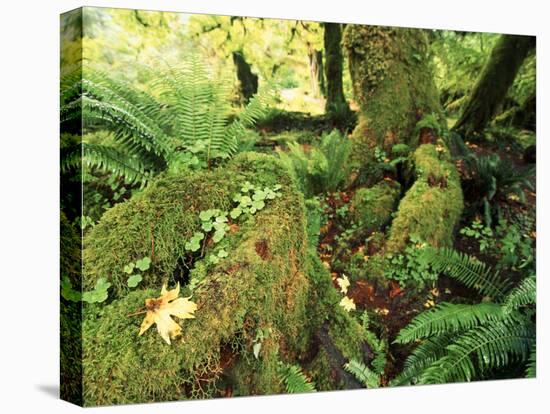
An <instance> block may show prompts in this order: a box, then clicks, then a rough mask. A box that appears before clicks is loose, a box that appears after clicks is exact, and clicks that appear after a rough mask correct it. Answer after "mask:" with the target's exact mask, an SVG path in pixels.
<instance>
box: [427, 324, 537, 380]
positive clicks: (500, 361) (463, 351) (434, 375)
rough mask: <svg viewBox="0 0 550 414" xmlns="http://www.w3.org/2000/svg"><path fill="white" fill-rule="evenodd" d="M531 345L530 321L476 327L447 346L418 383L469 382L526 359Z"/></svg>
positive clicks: (532, 344)
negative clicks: (491, 371)
mask: <svg viewBox="0 0 550 414" xmlns="http://www.w3.org/2000/svg"><path fill="white" fill-rule="evenodd" d="M534 345H535V332H534V326H533V325H532V324H528V323H521V324H518V323H517V322H516V321H514V322H508V323H506V322H497V323H494V324H492V325H488V326H478V327H476V328H474V329H471V330H469V331H468V332H466V333H465V334H463V335H461V336H459V337H458V338H457V339H456V340H455V341H454V342H453V343H451V344H450V345H448V346H447V348H446V350H447V354H446V355H445V356H444V357H442V358H440V359H438V360H437V361H436V362H434V363H433V364H432V365H430V367H428V368H427V369H426V370H425V371H424V372H423V373H422V375H421V377H420V378H419V382H420V383H422V384H442V383H447V382H466V381H471V380H472V379H475V378H479V377H481V376H483V374H484V373H486V372H487V371H488V370H490V369H493V368H502V367H504V366H506V365H508V364H510V363H512V362H524V361H526V360H527V359H528V358H529V353H530V351H531V349H532V347H533V346H534Z"/></svg>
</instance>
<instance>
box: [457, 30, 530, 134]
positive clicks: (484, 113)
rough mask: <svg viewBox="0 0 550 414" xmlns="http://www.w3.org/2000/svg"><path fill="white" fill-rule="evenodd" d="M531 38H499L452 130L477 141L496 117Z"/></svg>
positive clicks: (526, 51)
mask: <svg viewBox="0 0 550 414" xmlns="http://www.w3.org/2000/svg"><path fill="white" fill-rule="evenodd" d="M534 47H535V38H534V37H532V36H517V35H502V36H501V37H500V38H499V39H498V41H497V43H496V45H495V47H494V48H493V50H492V52H491V55H490V57H489V60H488V61H487V63H486V64H485V67H484V68H483V71H482V72H481V75H480V76H479V79H478V81H477V83H476V85H475V87H474V89H473V90H472V93H471V94H470V96H469V98H468V100H467V102H466V104H465V106H464V110H463V111H462V115H461V117H460V119H459V120H458V121H457V123H456V124H455V126H454V128H453V129H454V130H455V131H456V132H458V133H460V134H461V135H463V136H465V137H468V138H470V137H476V136H477V135H479V134H480V133H481V132H482V131H483V129H484V128H485V127H486V126H487V124H488V123H489V122H490V121H491V119H493V117H494V116H495V114H496V112H497V110H498V107H499V105H500V104H501V103H502V101H503V100H504V98H505V97H506V93H507V92H508V89H509V88H510V86H512V83H513V82H514V79H515V77H516V75H517V73H518V71H519V69H520V67H521V65H522V63H523V61H524V60H525V58H526V57H527V55H528V54H529V51H530V50H531V49H533V48H534Z"/></svg>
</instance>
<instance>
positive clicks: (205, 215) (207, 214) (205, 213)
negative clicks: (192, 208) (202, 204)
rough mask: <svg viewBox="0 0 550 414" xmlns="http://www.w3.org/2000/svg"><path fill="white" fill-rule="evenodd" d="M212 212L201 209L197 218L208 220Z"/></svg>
mask: <svg viewBox="0 0 550 414" xmlns="http://www.w3.org/2000/svg"><path fill="white" fill-rule="evenodd" d="M212 216H213V214H212V210H204V211H201V212H200V213H199V218H200V219H201V220H202V221H208V220H210V219H211V218H212Z"/></svg>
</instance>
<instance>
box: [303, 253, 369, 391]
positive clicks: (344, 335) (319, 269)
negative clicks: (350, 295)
mask: <svg viewBox="0 0 550 414" xmlns="http://www.w3.org/2000/svg"><path fill="white" fill-rule="evenodd" d="M310 281H311V293H310V297H309V303H310V304H311V306H310V307H309V308H308V321H309V324H308V328H309V329H311V330H312V332H318V329H319V328H320V327H321V325H322V324H323V323H324V322H325V321H326V322H327V325H328V335H329V338H330V341H331V343H332V344H333V345H334V346H335V348H336V350H337V352H338V353H340V354H341V355H342V357H343V358H344V359H346V360H349V359H351V358H355V359H359V360H362V358H363V354H362V346H363V343H364V341H365V339H366V333H365V330H364V329H363V327H362V326H361V325H360V324H359V323H358V322H357V321H356V320H355V319H354V318H353V316H352V315H351V314H349V313H348V312H346V311H345V310H344V309H343V308H342V307H341V306H340V305H339V302H340V300H341V298H342V296H341V295H340V293H338V291H337V290H336V289H334V287H333V285H332V281H331V276H330V273H329V272H328V270H327V269H326V267H324V266H323V264H322V262H321V261H320V260H319V258H318V257H317V256H316V255H313V254H311V256H310ZM316 340H317V338H316ZM317 346H318V348H317V353H316V355H315V356H314V358H313V359H312V360H311V361H310V362H309V363H308V364H307V366H306V369H307V372H308V373H309V374H310V375H311V377H312V380H313V382H314V384H315V386H316V388H317V389H318V390H320V391H326V390H335V389H343V388H344V384H342V383H341V382H340V380H339V378H338V375H334V372H333V371H334V367H333V366H332V365H333V363H334V361H333V362H332V363H331V361H330V360H329V357H328V355H327V352H326V351H325V350H324V349H323V347H322V346H321V345H320V344H317ZM340 368H342V367H338V370H339V369H340Z"/></svg>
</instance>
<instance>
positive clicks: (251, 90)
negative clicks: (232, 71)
mask: <svg viewBox="0 0 550 414" xmlns="http://www.w3.org/2000/svg"><path fill="white" fill-rule="evenodd" d="M233 62H234V63H235V66H236V68H237V78H238V79H239V92H240V94H241V96H242V98H243V102H244V103H245V104H246V103H248V101H249V100H250V98H252V96H254V94H255V93H257V92H258V75H256V74H255V73H253V72H252V68H251V67H250V64H249V63H248V62H247V61H246V59H245V58H244V56H243V54H242V53H241V52H233Z"/></svg>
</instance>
